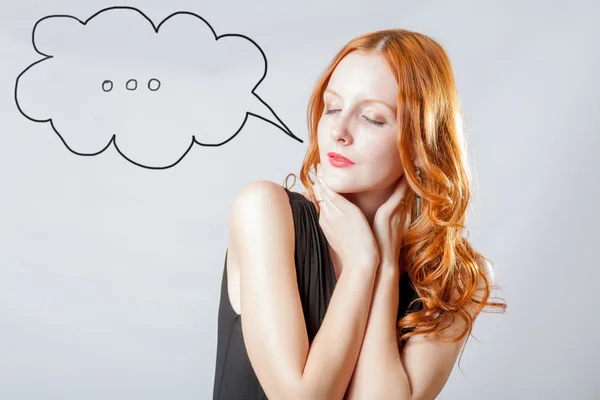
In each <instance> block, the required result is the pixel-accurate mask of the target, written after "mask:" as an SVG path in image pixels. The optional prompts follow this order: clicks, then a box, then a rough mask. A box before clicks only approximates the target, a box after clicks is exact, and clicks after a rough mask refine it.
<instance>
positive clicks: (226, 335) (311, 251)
mask: <svg viewBox="0 0 600 400" xmlns="http://www.w3.org/2000/svg"><path fill="white" fill-rule="evenodd" d="M284 189H285V188H284ZM285 190H286V192H287V194H288V197H289V201H290V206H291V208H292V214H293V218H294V231H295V235H296V238H295V252H294V260H295V263H296V277H297V280H298V289H299V292H300V299H301V303H302V309H303V311H304V320H305V323H306V330H307V333H308V340H309V343H312V341H313V339H314V337H315V336H316V334H317V331H318V330H319V327H320V326H321V323H322V322H323V319H324V318H325V313H326V311H327V306H328V305H329V300H330V299H331V296H332V294H333V290H334V288H335V285H336V282H337V279H336V276H335V272H334V268H333V262H332V260H331V256H330V253H329V247H328V244H327V240H326V238H325V235H324V233H323V231H322V230H321V227H320V226H319V217H318V214H317V208H316V207H315V205H314V204H313V203H312V202H311V201H309V200H308V199H306V198H305V197H304V196H303V195H302V194H300V193H298V192H291V191H289V190H287V189H285ZM226 266H227V252H226V253H225V267H224V268H223V278H222V281H221V299H220V303H219V315H218V332H217V361H216V367H215V379H214V386H213V400H265V399H267V396H266V395H265V393H264V391H263V389H262V387H261V385H260V383H259V381H258V378H257V377H256V374H255V373H254V370H253V369H252V365H251V364H250V359H249V358H248V353H247V352H246V347H245V345H244V338H243V335H242V326H241V320H240V316H239V315H238V314H237V313H236V312H235V311H234V310H233V308H232V306H231V303H230V302H229V296H228V293H227V268H226ZM415 298H416V294H415V291H414V289H413V288H412V286H411V285H410V281H409V280H408V275H407V274H403V276H402V278H401V279H400V301H399V303H400V304H399V307H398V318H400V317H401V316H402V315H403V314H406V313H409V312H413V311H416V310H418V309H420V308H421V307H422V304H421V302H420V301H416V302H415V303H414V304H413V305H412V306H411V307H410V308H409V307H408V306H409V303H410V302H411V301H412V300H413V299H415Z"/></svg>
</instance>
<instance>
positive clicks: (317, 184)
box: [313, 178, 328, 210]
mask: <svg viewBox="0 0 600 400" xmlns="http://www.w3.org/2000/svg"><path fill="white" fill-rule="evenodd" d="M313 188H314V189H315V197H316V198H317V201H318V200H321V199H322V200H323V201H318V204H319V207H320V208H321V210H322V209H323V207H325V208H326V207H327V205H326V203H327V202H328V201H327V200H328V199H327V195H326V194H324V191H323V185H321V179H320V178H317V180H316V182H315V184H314V185H313Z"/></svg>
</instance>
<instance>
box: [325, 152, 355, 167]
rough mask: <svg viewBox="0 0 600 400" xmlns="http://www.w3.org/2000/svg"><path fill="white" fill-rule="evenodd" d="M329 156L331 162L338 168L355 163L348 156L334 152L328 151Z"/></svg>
mask: <svg viewBox="0 0 600 400" xmlns="http://www.w3.org/2000/svg"><path fill="white" fill-rule="evenodd" d="M327 156H328V157H327V158H328V159H329V163H330V164H331V165H332V166H334V167H336V168H345V167H349V166H351V165H353V164H354V163H353V162H352V161H351V160H349V159H348V158H346V157H344V156H342V155H340V154H337V153H334V152H330V153H327Z"/></svg>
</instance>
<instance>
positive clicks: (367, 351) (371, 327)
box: [346, 266, 410, 400]
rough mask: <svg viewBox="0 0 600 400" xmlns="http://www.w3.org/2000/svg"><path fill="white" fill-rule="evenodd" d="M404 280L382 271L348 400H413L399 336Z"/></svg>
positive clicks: (394, 270) (393, 270)
mask: <svg viewBox="0 0 600 400" xmlns="http://www.w3.org/2000/svg"><path fill="white" fill-rule="evenodd" d="M399 281H400V276H399V272H398V269H397V268H391V267H385V266H381V267H380V268H379V271H378V274H377V277H376V281H375V288H374V293H373V300H372V303H371V309H370V311H369V318H368V322H367V327H366V332H365V336H364V339H363V343H362V348H361V350H360V354H359V357H358V361H357V364H356V368H355V370H354V375H353V377H352V380H351V382H350V385H349V387H348V393H347V395H346V396H347V397H346V399H349V400H353V399H367V398H368V399H373V400H383V399H388V398H394V399H410V386H409V382H408V377H407V375H406V372H405V370H404V367H403V366H402V361H401V358H400V352H399V350H398V344H397V336H396V318H397V314H398V302H399V286H400V285H399Z"/></svg>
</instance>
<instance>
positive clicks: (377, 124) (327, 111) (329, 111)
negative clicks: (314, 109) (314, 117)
mask: <svg viewBox="0 0 600 400" xmlns="http://www.w3.org/2000/svg"><path fill="white" fill-rule="evenodd" d="M334 111H339V110H327V109H325V114H331V113H333V112H334ZM363 118H364V119H365V121H367V122H368V123H370V124H373V125H375V126H383V125H384V124H385V122H380V121H374V120H372V119H369V118H367V117H365V116H364V115H363Z"/></svg>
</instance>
